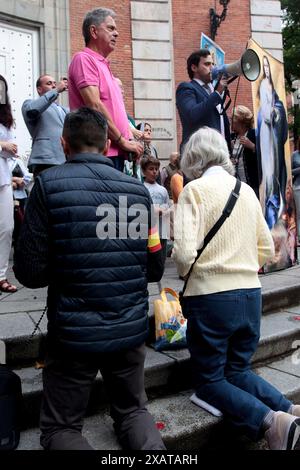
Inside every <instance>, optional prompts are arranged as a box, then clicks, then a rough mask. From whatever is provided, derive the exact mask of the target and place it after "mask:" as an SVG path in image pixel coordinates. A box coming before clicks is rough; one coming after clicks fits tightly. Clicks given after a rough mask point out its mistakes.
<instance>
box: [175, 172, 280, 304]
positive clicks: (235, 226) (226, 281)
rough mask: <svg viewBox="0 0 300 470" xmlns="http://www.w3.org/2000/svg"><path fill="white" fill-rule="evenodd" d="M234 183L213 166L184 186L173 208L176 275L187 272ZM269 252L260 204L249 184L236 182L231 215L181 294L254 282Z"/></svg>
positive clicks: (251, 285)
mask: <svg viewBox="0 0 300 470" xmlns="http://www.w3.org/2000/svg"><path fill="white" fill-rule="evenodd" d="M235 182H236V180H235V178H234V177H233V176H231V175H229V174H228V173H227V172H226V171H225V170H224V169H223V168H222V167H219V166H214V167H211V168H209V169H208V170H207V171H206V172H205V173H204V174H203V176H202V177H201V178H199V179H197V180H194V181H192V182H190V183H189V184H188V185H186V186H185V187H184V189H183V191H182V193H181V194H180V196H179V200H178V206H177V209H176V215H175V224H174V238H175V240H174V248H173V253H172V258H173V259H174V261H175V263H176V265H177V269H178V272H179V274H180V275H181V276H185V275H186V274H187V273H188V271H189V268H190V266H191V265H192V263H193V261H194V259H195V257H196V255H197V250H198V249H199V248H200V246H201V245H202V243H203V239H204V236H205V235H206V234H207V233H208V232H209V230H210V229H211V228H212V226H213V225H214V224H215V222H216V221H217V220H218V218H219V217H220V215H221V213H222V211H223V209H224V206H225V204H226V202H227V200H228V198H229V195H230V192H231V191H232V189H233V188H234V186H235ZM273 256H274V244H273V239H272V236H271V233H270V230H269V229H268V226H267V224H266V222H265V219H264V216H263V214H262V210H261V206H260V203H259V201H258V199H257V197H256V196H255V193H254V191H253V190H252V188H250V186H248V185H247V184H245V183H242V185H241V190H240V197H239V199H238V201H237V203H236V205H235V207H234V208H233V211H232V213H231V215H230V216H229V218H228V219H227V220H226V221H225V222H224V224H223V225H222V227H221V228H220V230H219V231H218V233H217V234H216V235H215V236H214V238H213V239H212V240H211V241H210V243H209V244H208V245H207V247H206V248H205V250H204V251H203V253H202V254H201V256H200V258H199V259H198V261H197V263H196V264H195V266H194V268H193V271H192V273H191V275H190V278H189V281H188V285H187V289H186V291H185V295H204V294H211V293H214V292H222V291H228V290H233V289H247V288H255V287H260V286H261V284H260V281H259V279H258V275H257V272H258V269H259V267H261V266H263V265H264V264H265V262H266V261H267V260H268V259H270V258H272V257H273Z"/></svg>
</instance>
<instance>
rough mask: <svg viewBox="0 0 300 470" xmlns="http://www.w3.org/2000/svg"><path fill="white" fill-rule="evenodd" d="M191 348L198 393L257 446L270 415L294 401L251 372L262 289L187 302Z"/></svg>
mask: <svg viewBox="0 0 300 470" xmlns="http://www.w3.org/2000/svg"><path fill="white" fill-rule="evenodd" d="M183 313H184V316H185V317H186V318H187V320H188V322H187V344H188V348H189V351H190V354H191V362H192V373H193V378H194V381H195V389H196V394H197V396H198V397H199V398H201V399H202V400H205V401H207V402H208V403H210V404H211V405H213V406H214V407H216V408H218V409H219V410H221V411H222V413H223V414H224V416H225V418H226V419H227V420H228V421H229V422H230V423H231V424H232V425H233V426H234V427H235V428H236V429H237V431H238V432H240V433H243V434H245V435H247V436H248V437H249V438H250V439H252V440H254V441H256V440H258V439H260V438H261V437H262V435H263V429H262V423H263V421H264V418H265V416H266V415H267V413H268V412H269V411H270V410H274V411H279V410H281V411H285V412H286V411H288V409H289V408H290V406H291V404H292V403H291V402H290V401H289V400H287V399H286V398H285V397H284V396H283V395H282V394H281V393H280V392H279V390H277V389H276V388H275V387H273V385H271V384H270V383H268V382H267V381H265V380H264V379H263V378H261V377H259V376H258V375H256V374H255V373H254V372H252V371H251V369H250V368H251V366H250V361H251V358H252V356H253V354H254V352H255V351H256V348H257V345H258V341H259V335H260V317H261V290H260V289H236V290H231V291H226V292H219V293H214V294H208V295H199V296H189V297H185V298H184V306H183Z"/></svg>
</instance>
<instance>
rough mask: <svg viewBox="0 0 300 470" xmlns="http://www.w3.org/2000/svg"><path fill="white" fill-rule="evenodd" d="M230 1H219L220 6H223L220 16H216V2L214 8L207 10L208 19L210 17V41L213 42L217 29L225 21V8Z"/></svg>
mask: <svg viewBox="0 0 300 470" xmlns="http://www.w3.org/2000/svg"><path fill="white" fill-rule="evenodd" d="M229 2H230V0H219V3H220V5H223V11H222V13H221V15H218V14H217V12H216V2H215V8H210V9H209V17H210V36H211V38H212V40H213V41H214V40H215V37H216V35H217V29H218V27H219V26H220V24H221V22H222V21H224V20H225V18H226V15H227V6H228V3H229Z"/></svg>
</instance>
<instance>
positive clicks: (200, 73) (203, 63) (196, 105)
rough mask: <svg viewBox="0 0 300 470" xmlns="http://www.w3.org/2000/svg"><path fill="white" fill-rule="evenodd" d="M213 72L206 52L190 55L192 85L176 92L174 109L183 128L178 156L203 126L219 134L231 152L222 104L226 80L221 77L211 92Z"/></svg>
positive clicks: (183, 85)
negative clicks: (176, 110)
mask: <svg viewBox="0 0 300 470" xmlns="http://www.w3.org/2000/svg"><path fill="white" fill-rule="evenodd" d="M212 68H213V62H212V57H211V55H210V52H209V50H208V49H200V50H199V51H196V52H193V53H192V54H191V55H190V56H189V58H188V60H187V71H188V74H189V77H190V79H191V81H190V82H182V83H180V84H179V86H178V88H177V90H176V106H177V109H178V112H179V117H180V120H181V125H182V142H181V145H180V152H181V154H182V150H183V146H184V144H185V143H186V142H187V141H188V139H189V138H190V136H191V135H192V134H193V133H194V132H196V131H197V130H198V129H199V128H200V127H203V126H208V127H212V128H214V129H216V130H218V131H220V132H221V133H222V134H223V136H224V137H225V139H226V141H227V145H228V148H229V149H230V150H231V143H230V126H229V120H228V117H227V115H226V113H225V112H224V111H223V104H222V103H223V96H222V95H223V92H224V91H225V88H226V86H227V80H226V78H225V77H221V80H220V81H219V82H218V84H217V86H216V89H214V88H213V85H212V83H211V81H212V75H211V72H212Z"/></svg>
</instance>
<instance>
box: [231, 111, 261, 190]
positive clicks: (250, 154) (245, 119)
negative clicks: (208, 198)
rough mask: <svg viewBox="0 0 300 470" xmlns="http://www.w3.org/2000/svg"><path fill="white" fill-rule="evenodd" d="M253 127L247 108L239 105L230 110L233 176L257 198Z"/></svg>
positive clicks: (252, 119) (256, 165) (257, 180)
mask: <svg viewBox="0 0 300 470" xmlns="http://www.w3.org/2000/svg"><path fill="white" fill-rule="evenodd" d="M253 126H254V116H253V113H252V111H251V110H250V109H249V108H247V106H243V105H241V104H240V105H238V106H236V107H235V108H234V109H233V110H232V131H233V134H232V162H233V164H234V166H235V175H236V177H237V178H239V179H240V180H241V181H244V183H247V184H249V186H251V188H252V189H253V190H254V192H255V194H256V195H257V197H258V188H259V171H258V160H257V154H256V138H255V130H254V129H253Z"/></svg>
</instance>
